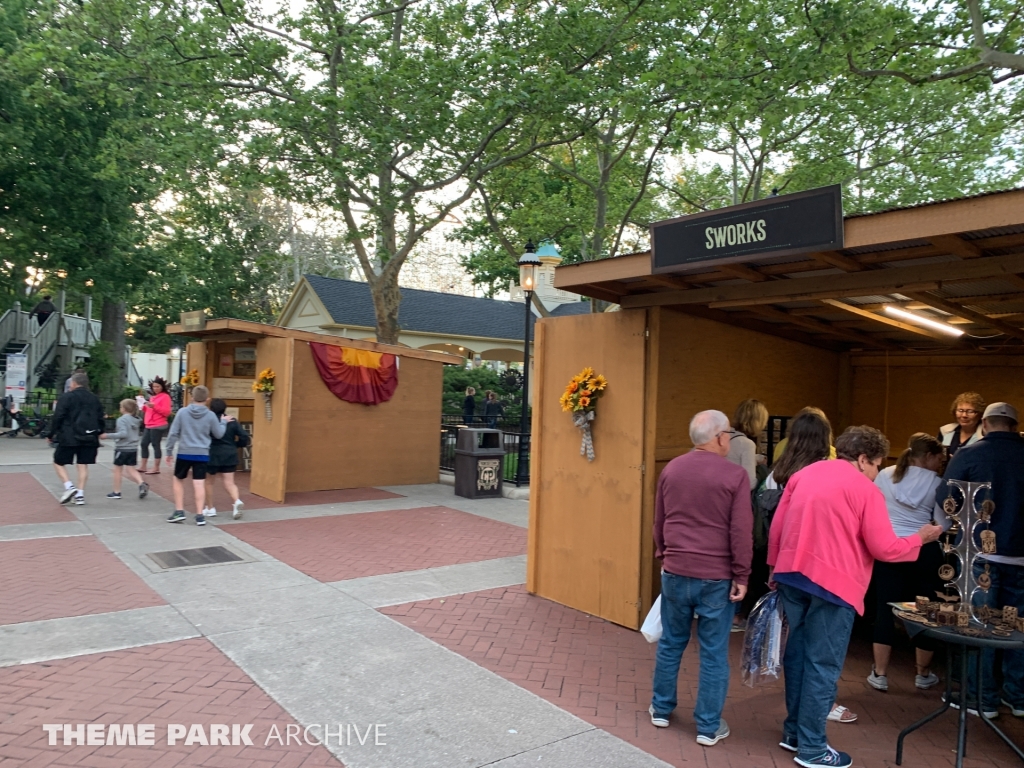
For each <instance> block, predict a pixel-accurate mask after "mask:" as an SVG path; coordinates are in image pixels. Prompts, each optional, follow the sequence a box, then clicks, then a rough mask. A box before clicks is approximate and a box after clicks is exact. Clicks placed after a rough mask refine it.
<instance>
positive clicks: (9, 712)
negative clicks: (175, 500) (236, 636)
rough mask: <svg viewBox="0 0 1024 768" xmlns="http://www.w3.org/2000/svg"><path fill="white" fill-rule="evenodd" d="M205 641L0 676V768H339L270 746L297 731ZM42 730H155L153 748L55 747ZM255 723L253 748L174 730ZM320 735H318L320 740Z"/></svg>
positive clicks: (325, 759)
mask: <svg viewBox="0 0 1024 768" xmlns="http://www.w3.org/2000/svg"><path fill="white" fill-rule="evenodd" d="M294 722H295V720H294V719H292V718H291V717H290V716H289V715H288V714H287V713H286V712H285V711H284V710H283V709H282V708H281V707H280V706H279V705H278V704H277V703H276V702H274V701H273V700H272V699H271V698H270V697H269V696H268V695H267V694H266V693H264V691H263V690H262V689H260V688H259V687H258V686H257V685H256V684H255V683H254V682H253V681H252V680H251V679H250V678H249V677H248V676H247V675H246V674H245V673H244V672H242V670H241V669H239V668H238V667H237V666H236V665H235V664H234V663H233V662H231V661H230V660H229V659H228V658H227V657H226V656H224V654H223V653H221V652H220V651H219V650H217V649H216V648H215V647H214V646H213V645H212V644H211V643H210V642H209V641H208V640H205V639H196V640H183V641H180V642H177V643H164V644H160V645H152V646H148V647H145V648H134V649H130V650H124V651H114V652H111V653H99V654H93V655H90V656H78V657H76V658H73V659H63V660H60V661H51V662H47V663H44V664H26V665H22V666H17V667H9V668H6V669H0V766H3V767H4V768H7V766H10V767H11V768H14V766H18V767H19V768H22V767H24V768H34V767H35V766H44V765H48V766H90V768H108V767H109V768H115V767H118V766H123V767H124V768H128V767H129V766H132V767H134V766H138V767H139V768H144V767H145V768H150V767H154V768H172V766H181V767H182V768H186V767H187V768H207V766H208V767H209V768H234V767H235V766H237V768H300V767H301V768H313V767H314V766H336V767H339V768H340V766H341V763H340V762H338V760H337V759H335V758H334V757H333V756H332V755H331V754H330V753H328V752H327V750H326V749H324V748H323V747H316V746H308V745H305V744H298V745H297V744H296V743H295V742H294V741H293V742H292V744H291V745H289V746H280V745H279V744H278V742H277V741H276V740H273V741H271V742H270V743H269V744H266V740H267V735H268V734H269V733H270V732H271V726H272V725H273V724H276V725H277V727H278V730H279V731H280V732H281V734H282V735H284V734H285V733H286V728H287V725H288V724H290V723H294ZM43 723H72V724H77V723H102V724H104V725H110V724H115V723H116V724H128V723H132V724H140V723H152V724H154V725H155V726H156V734H155V735H156V739H155V742H156V743H155V744H154V745H153V746H123V747H118V746H113V745H111V746H78V745H73V744H72V745H69V746H64V745H63V739H62V738H61V737H58V739H57V745H56V746H49V745H48V743H47V739H48V736H47V734H46V733H45V732H44V731H43V729H42V724H43ZM169 723H179V724H183V725H185V726H186V728H187V727H188V726H189V725H191V724H192V723H201V724H203V725H204V726H206V727H207V728H209V725H210V724H213V723H224V724H233V723H238V724H240V725H244V724H246V723H252V724H253V726H254V727H253V728H252V730H251V731H250V738H251V740H252V741H253V746H245V745H242V746H237V747H235V746H199V745H191V746H184V745H183V744H182V743H180V742H179V743H178V744H177V745H175V746H169V745H168V744H167V725H168V724H169ZM314 735H315V732H314Z"/></svg>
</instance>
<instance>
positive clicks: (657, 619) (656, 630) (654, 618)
mask: <svg viewBox="0 0 1024 768" xmlns="http://www.w3.org/2000/svg"><path fill="white" fill-rule="evenodd" d="M640 634H642V635H643V636H644V640H646V641H647V642H648V643H656V642H658V641H659V640H660V639H661V595H658V599H657V600H655V601H654V605H652V606H651V612H650V613H648V614H647V618H646V619H644V623H643V626H642V627H640Z"/></svg>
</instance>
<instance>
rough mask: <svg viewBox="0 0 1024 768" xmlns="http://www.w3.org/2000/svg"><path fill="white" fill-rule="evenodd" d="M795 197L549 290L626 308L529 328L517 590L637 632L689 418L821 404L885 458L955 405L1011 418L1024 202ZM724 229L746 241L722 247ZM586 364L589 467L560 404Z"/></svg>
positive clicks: (705, 220) (673, 232)
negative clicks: (808, 205)
mask: <svg viewBox="0 0 1024 768" xmlns="http://www.w3.org/2000/svg"><path fill="white" fill-rule="evenodd" d="M801 197H803V198H805V199H806V195H805V196H797V195H791V196H782V197H777V198H771V199H769V200H767V201H758V202H757V203H752V204H745V205H741V206H736V207H733V208H729V209H723V210H721V211H714V212H711V213H710V214H700V215H698V216H694V217H684V218H683V219H678V220H673V221H671V222H664V223H662V224H658V225H655V226H654V227H652V243H653V254H652V253H641V254H634V255H629V256H622V257H618V258H613V259H606V260H602V261H593V262H584V263H580V264H574V265H569V266H564V267H559V268H558V270H557V271H556V275H555V286H556V287H557V288H560V289H562V290H565V291H573V292H576V293H579V294H581V295H584V296H590V297H595V298H599V299H604V300H606V301H610V302H614V303H616V304H619V305H620V306H621V311H614V312H607V313H603V314H590V315H581V316H575V317H566V318H550V319H544V320H540V321H539V322H538V324H537V331H536V340H535V344H536V350H537V351H536V363H535V366H536V370H537V383H536V387H537V389H536V391H535V400H534V424H533V435H534V437H533V461H532V466H531V494H530V528H529V550H528V566H527V588H528V590H529V591H530V592H532V593H535V594H538V595H541V596H543V597H546V598H549V599H552V600H555V601H557V602H560V603H563V604H565V605H569V606H572V607H574V608H577V609H579V610H583V611H586V612H588V613H591V614H593V615H597V616H601V617H603V618H606V619H608V620H610V621H613V622H615V623H617V624H621V625H624V626H627V627H631V628H634V629H635V628H638V627H639V625H640V622H641V621H642V618H643V616H645V615H646V612H647V611H648V610H649V608H650V606H651V603H652V602H653V600H654V598H655V596H656V595H657V592H658V590H659V589H660V583H659V580H658V578H657V575H658V570H659V564H658V562H657V560H656V559H655V558H654V545H653V538H652V528H653V522H654V496H655V487H656V483H657V479H658V474H659V472H660V471H661V469H662V468H663V467H664V466H665V464H666V463H667V462H668V461H670V460H671V459H672V458H674V457H676V456H678V455H680V454H682V453H684V452H685V451H688V450H690V449H691V448H692V445H691V444H690V440H689V436H688V427H689V421H690V419H691V418H692V416H693V415H694V414H695V413H696V412H698V411H701V410H704V409H708V408H715V409H718V410H721V411H724V412H725V413H726V414H727V415H729V416H730V417H731V416H732V413H733V411H734V409H735V407H736V405H737V404H738V403H739V402H740V401H741V400H744V399H746V398H751V397H753V398H757V399H759V400H762V401H764V402H765V403H766V404H767V406H768V408H769V410H770V412H771V413H772V414H773V415H792V414H794V413H795V412H796V411H797V410H799V409H800V408H802V407H804V406H807V405H815V406H818V407H820V408H822V409H823V410H824V411H825V412H826V413H827V414H828V416H829V418H830V419H831V421H832V425H833V428H834V430H835V431H836V433H837V434H838V432H840V431H841V430H842V429H844V428H845V427H847V426H849V425H851V424H870V425H872V426H875V427H877V428H879V429H881V430H882V431H883V432H885V433H886V435H887V436H888V437H889V439H890V441H891V443H892V452H893V453H894V454H898V453H899V451H900V450H901V449H902V448H903V447H905V446H906V443H907V440H908V438H909V436H910V435H911V434H912V433H914V432H918V431H924V432H929V433H931V434H935V433H936V431H937V430H938V428H939V426H941V425H943V424H947V423H949V422H951V421H953V418H952V416H951V414H950V403H951V401H952V400H953V398H954V397H955V396H956V395H957V394H959V393H960V392H963V391H977V392H980V393H981V394H982V395H983V396H984V397H985V398H986V399H987V401H988V402H996V401H1007V402H1010V403H1014V404H1015V405H1017V406H1018V407H1024V276H1022V275H1024V190H1013V191H1008V192H999V193H992V194H988V195H981V196H977V197H974V198H965V199H960V200H954V201H948V202H941V203H934V204H928V205H922V206H917V207H913V208H905V209H898V210H891V211H885V212H881V213H875V214H870V215H861V216H851V217H847V218H845V220H844V219H843V218H842V217H841V216H831V215H830V209H829V208H828V206H823V205H821V201H820V200H818V201H816V204H818V206H819V209H818V210H817V211H815V210H811V211H810V212H808V211H806V210H804V209H803V206H802V202H801ZM811 202H815V201H811ZM766 209H769V210H768V211H767V212H765V210H766ZM787 209H788V211H787ZM780 210H781V211H782V213H781V214H780V213H779V211H780ZM773 216H775V217H777V218H778V217H780V216H781V218H780V220H779V221H776V220H775V219H773V218H772V217H773ZM786 216H791V217H793V218H795V220H796V221H797V222H799V223H800V225H801V226H800V227H799V230H798V231H793V230H792V228H791V230H790V231H789V232H786V231H785V224H786ZM747 220H749V221H754V222H755V226H754V228H752V229H751V228H750V227H749V226H748V224H749V222H748V221H747ZM730 221H731V222H733V225H734V226H735V227H736V229H735V230H734V231H736V232H738V231H739V230H740V229H744V230H745V231H744V232H743V235H745V237H744V238H743V239H744V240H747V241H750V240H753V242H752V243H751V242H742V243H741V242H735V244H734V246H733V247H732V248H731V249H730V246H729V243H728V235H725V236H721V237H720V238H719V239H716V233H717V232H718V231H719V229H720V228H722V229H724V228H725V227H727V226H728V224H726V223H724V222H730ZM757 221H761V222H762V223H765V222H767V227H766V228H765V232H766V237H765V238H760V237H759V235H760V230H759V228H757V227H756V222H757ZM809 221H817V222H818V224H820V226H819V227H817V231H811V232H810V234H809V235H808V234H807V232H806V230H808V229H809V230H815V227H813V226H810V225H809V224H808V222H809ZM830 221H831V224H829V222H830ZM775 224H778V225H779V226H778V227H775V226H774V225H775ZM687 230H688V231H687ZM773 230H780V231H782V240H781V242H779V241H773V239H772V235H773ZM694 233H696V234H697V235H698V237H697V238H695V237H692V235H693V234H694ZM687 237H690V239H689V240H687ZM801 238H803V242H801ZM739 239H740V238H739V237H738V236H736V237H734V240H739ZM719 242H721V243H722V246H723V247H722V248H718V243H719ZM780 246H781V247H780ZM730 251H731V252H730ZM893 309H895V310H898V312H893V311H892V310H893ZM900 312H902V313H903V314H900ZM908 313H909V314H908ZM922 320H924V321H931V322H932V323H936V324H937V325H929V324H928V323H927V322H922ZM955 331H962V332H963V334H962V335H953V334H954V333H955ZM585 366H591V367H593V368H594V369H595V370H596V372H598V373H601V374H604V375H605V376H606V377H607V380H608V388H607V390H606V392H605V394H604V396H603V397H602V398H601V399H600V401H599V402H598V406H597V414H596V419H595V421H594V422H593V440H594V446H595V450H596V458H595V460H594V461H593V462H588V461H587V460H586V459H585V458H584V457H583V456H581V455H580V431H579V430H578V429H577V428H575V427H574V426H573V424H572V421H571V418H570V416H569V414H566V413H563V412H562V411H561V408H560V405H559V402H558V401H559V396H560V395H561V393H562V391H563V390H564V388H565V386H566V384H567V382H568V381H569V380H570V378H571V377H572V376H573V375H575V374H576V373H578V372H579V371H580V370H581V369H582V368H584V367H585Z"/></svg>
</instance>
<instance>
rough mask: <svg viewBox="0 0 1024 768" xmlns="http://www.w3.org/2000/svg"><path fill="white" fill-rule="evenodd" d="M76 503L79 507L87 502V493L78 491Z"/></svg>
mask: <svg viewBox="0 0 1024 768" xmlns="http://www.w3.org/2000/svg"><path fill="white" fill-rule="evenodd" d="M74 503H75V504H77V505H78V506H79V507H80V506H82V505H83V504H85V494H84V493H82V492H81V491H78V495H77V496H75V502H74Z"/></svg>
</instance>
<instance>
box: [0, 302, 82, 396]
mask: <svg viewBox="0 0 1024 768" xmlns="http://www.w3.org/2000/svg"><path fill="white" fill-rule="evenodd" d="M61 306H63V303H62V304H61ZM101 329H102V323H101V322H100V321H99V320H92V319H91V318H87V317H79V316H77V315H68V314H62V313H60V312H54V313H53V314H52V315H50V316H49V317H48V318H46V322H45V323H43V324H42V325H39V323H38V322H37V320H36V319H35V318H34V317H31V318H30V317H29V313H28V312H24V311H22V309H21V306H20V305H19V304H15V305H14V307H13V308H11V309H9V310H7V311H6V312H4V313H3V315H2V316H0V387H2V382H3V379H4V377H6V375H7V355H9V354H18V353H21V354H25V355H28V366H27V373H28V381H27V382H26V386H27V388H28V390H29V391H31V390H32V389H33V388H34V387H35V381H36V376H37V374H36V368H37V367H39V366H40V365H44V364H46V363H49V362H50V361H52V360H53V359H54V357H55V356H57V355H59V356H60V367H61V373H68V372H70V371H71V370H72V369H73V367H74V364H75V361H76V360H78V359H81V358H83V357H88V348H89V347H90V346H91V345H92V344H93V343H95V342H96V341H97V340H98V339H99V337H100V331H101ZM2 395H3V390H2V389H0V396H2Z"/></svg>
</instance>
